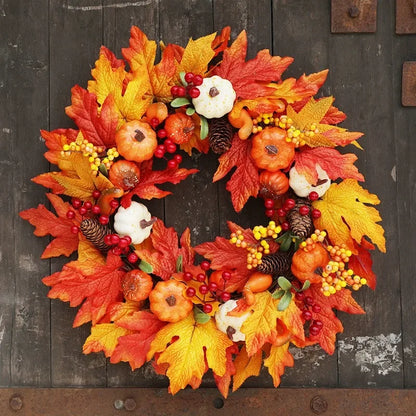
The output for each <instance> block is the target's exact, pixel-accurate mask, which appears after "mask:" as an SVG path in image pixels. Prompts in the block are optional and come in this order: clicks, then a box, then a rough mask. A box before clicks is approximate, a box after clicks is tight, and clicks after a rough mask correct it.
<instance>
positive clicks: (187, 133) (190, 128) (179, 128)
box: [165, 112, 195, 144]
mask: <svg viewBox="0 0 416 416" xmlns="http://www.w3.org/2000/svg"><path fill="white" fill-rule="evenodd" d="M165 130H166V136H167V137H168V138H169V139H171V140H172V141H173V142H174V143H176V144H182V143H186V142H187V141H189V140H190V139H191V137H192V134H193V132H194V130H195V123H194V121H193V120H192V118H191V117H189V116H188V115H186V114H184V113H181V112H177V113H174V114H171V115H170V116H169V117H168V118H167V119H166V121H165Z"/></svg>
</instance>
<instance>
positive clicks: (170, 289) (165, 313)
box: [149, 279, 193, 322]
mask: <svg viewBox="0 0 416 416" xmlns="http://www.w3.org/2000/svg"><path fill="white" fill-rule="evenodd" d="M185 290H186V285H185V284H184V283H182V282H179V281H177V280H174V279H171V280H166V281H162V282H159V283H158V284H157V285H156V286H155V288H154V289H153V290H152V291H151V292H150V295H149V300H150V310H151V311H152V312H153V314H154V315H155V316H157V318H158V319H160V320H161V321H166V322H178V321H180V320H182V319H184V318H186V317H187V316H188V315H189V314H190V313H191V311H192V309H193V303H192V301H191V300H190V299H188V298H186V297H185V296H184V291H185Z"/></svg>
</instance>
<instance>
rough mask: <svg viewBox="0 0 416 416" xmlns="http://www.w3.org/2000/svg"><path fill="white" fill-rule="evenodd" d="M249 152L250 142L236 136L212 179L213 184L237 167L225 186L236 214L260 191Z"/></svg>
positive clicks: (256, 173) (257, 175) (222, 156)
mask: <svg viewBox="0 0 416 416" xmlns="http://www.w3.org/2000/svg"><path fill="white" fill-rule="evenodd" d="M250 151H251V142H250V141H249V140H241V139H240V138H239V137H238V135H237V134H236V135H235V136H234V138H233V141H232V144H231V148H230V150H229V151H228V152H226V153H224V154H222V155H221V156H220V158H219V162H220V165H219V166H218V169H217V171H216V172H215V174H214V178H213V182H216V181H218V180H220V179H222V178H223V177H224V176H225V175H227V173H228V172H230V170H231V169H233V168H234V167H237V169H236V170H235V172H234V173H233V174H232V176H231V179H230V180H229V181H228V182H227V185H226V189H227V190H228V191H229V192H230V193H231V201H232V203H233V206H234V209H235V211H236V212H240V211H241V210H242V209H243V207H244V205H245V203H246V202H247V200H248V199H249V198H250V196H253V197H257V194H258V192H259V189H260V180H259V172H258V169H257V167H256V165H255V163H254V161H253V159H252V157H251V154H250Z"/></svg>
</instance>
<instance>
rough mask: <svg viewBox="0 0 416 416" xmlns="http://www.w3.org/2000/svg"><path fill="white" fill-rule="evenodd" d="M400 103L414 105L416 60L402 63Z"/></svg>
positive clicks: (415, 98)
mask: <svg viewBox="0 0 416 416" xmlns="http://www.w3.org/2000/svg"><path fill="white" fill-rule="evenodd" d="M402 105H404V106H406V107H415V106H416V61H408V62H405V63H404V64H403V73H402Z"/></svg>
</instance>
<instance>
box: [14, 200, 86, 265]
mask: <svg viewBox="0 0 416 416" xmlns="http://www.w3.org/2000/svg"><path fill="white" fill-rule="evenodd" d="M46 196H47V197H48V199H49V201H50V202H51V204H52V206H53V207H54V209H55V211H56V213H57V214H58V216H56V215H55V214H53V213H52V212H51V211H49V210H48V209H47V208H46V207H45V206H44V205H42V204H39V206H38V207H37V208H30V209H27V210H25V211H22V212H20V214H19V215H20V216H21V217H22V218H23V219H24V220H27V221H29V222H30V223H31V224H32V225H33V226H34V227H35V231H34V234H35V235H36V236H38V237H44V236H46V235H51V236H52V237H54V239H53V240H52V241H51V242H50V243H49V244H48V245H47V247H46V248H45V250H44V252H43V253H42V256H41V258H42V259H47V258H50V257H58V256H61V255H64V256H67V257H68V256H70V255H71V254H72V253H73V252H74V251H76V250H77V248H78V242H79V237H78V234H73V233H71V227H72V226H74V225H76V226H79V225H80V224H81V221H82V217H81V215H80V214H79V213H78V212H76V213H75V217H74V218H73V219H68V218H67V217H66V213H67V212H68V211H69V210H70V208H71V205H70V204H69V203H67V202H64V201H63V200H62V199H61V198H60V197H59V196H57V195H52V194H46Z"/></svg>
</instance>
